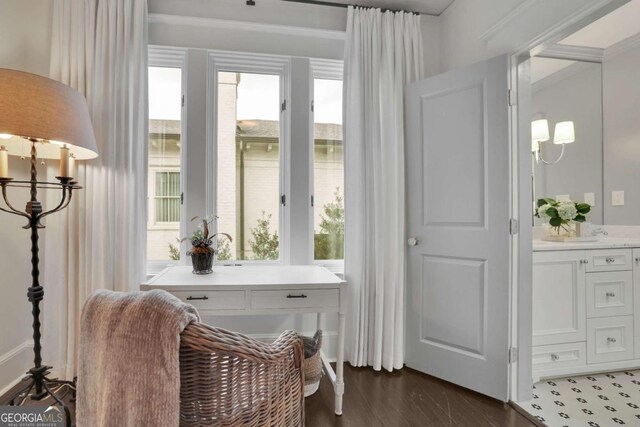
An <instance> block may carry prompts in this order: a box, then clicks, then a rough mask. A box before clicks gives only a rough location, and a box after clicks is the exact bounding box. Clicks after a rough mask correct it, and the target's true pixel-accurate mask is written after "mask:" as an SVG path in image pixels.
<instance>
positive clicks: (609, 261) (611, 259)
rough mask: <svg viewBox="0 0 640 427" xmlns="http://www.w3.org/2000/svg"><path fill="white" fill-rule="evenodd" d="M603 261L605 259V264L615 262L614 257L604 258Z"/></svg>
mask: <svg viewBox="0 0 640 427" xmlns="http://www.w3.org/2000/svg"><path fill="white" fill-rule="evenodd" d="M605 261H607V264H613V263H614V262H616V259H615V258H607V259H605Z"/></svg>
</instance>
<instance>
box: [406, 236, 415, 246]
mask: <svg viewBox="0 0 640 427" xmlns="http://www.w3.org/2000/svg"><path fill="white" fill-rule="evenodd" d="M407 244H408V245H409V246H418V238H416V237H409V239H408V240H407Z"/></svg>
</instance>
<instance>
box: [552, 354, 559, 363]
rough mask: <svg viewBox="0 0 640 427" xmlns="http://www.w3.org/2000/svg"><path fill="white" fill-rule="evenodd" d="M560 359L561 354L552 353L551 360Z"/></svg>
mask: <svg viewBox="0 0 640 427" xmlns="http://www.w3.org/2000/svg"><path fill="white" fill-rule="evenodd" d="M558 359H560V356H558V355H557V354H553V353H552V354H551V360H552V361H554V362H557V361H558Z"/></svg>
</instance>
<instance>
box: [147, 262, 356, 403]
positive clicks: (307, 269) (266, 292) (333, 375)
mask: <svg viewBox="0 0 640 427" xmlns="http://www.w3.org/2000/svg"><path fill="white" fill-rule="evenodd" d="M346 285H347V283H346V282H345V281H344V280H342V279H340V278H339V277H338V276H336V275H335V274H333V273H331V272H330V271H329V270H327V269H326V268H324V267H320V266H315V265H293V266H282V265H277V266H276V265H272V266H254V265H251V266H249V265H245V266H219V267H214V269H213V273H212V274H207V275H196V274H193V273H192V272H191V267H188V266H175V267H168V268H166V269H164V270H163V271H162V272H160V273H159V274H158V275H156V276H154V277H153V278H152V279H151V280H149V281H147V282H145V283H143V284H142V285H141V289H142V290H150V289H163V290H165V291H167V292H170V293H171V294H173V295H175V296H176V297H178V298H180V299H181V300H182V301H184V302H187V303H190V304H192V305H194V306H195V307H196V308H197V309H198V311H199V312H200V313H201V314H203V315H253V314H285V313H317V322H318V329H319V328H320V319H321V314H322V313H337V315H338V337H337V349H336V370H335V372H334V370H333V368H332V367H331V365H330V364H329V362H328V360H327V358H326V356H325V354H324V353H322V361H323V365H324V368H325V370H326V372H327V374H328V376H329V379H330V380H331V383H332V384H333V389H334V392H335V413H336V415H342V395H343V394H344V376H343V359H344V332H345V314H346V307H347V293H346V290H347V289H346Z"/></svg>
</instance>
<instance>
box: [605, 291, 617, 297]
mask: <svg viewBox="0 0 640 427" xmlns="http://www.w3.org/2000/svg"><path fill="white" fill-rule="evenodd" d="M605 295H606V296H607V298H613V297H615V296H616V294H615V292H607V293H606V294H605Z"/></svg>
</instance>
